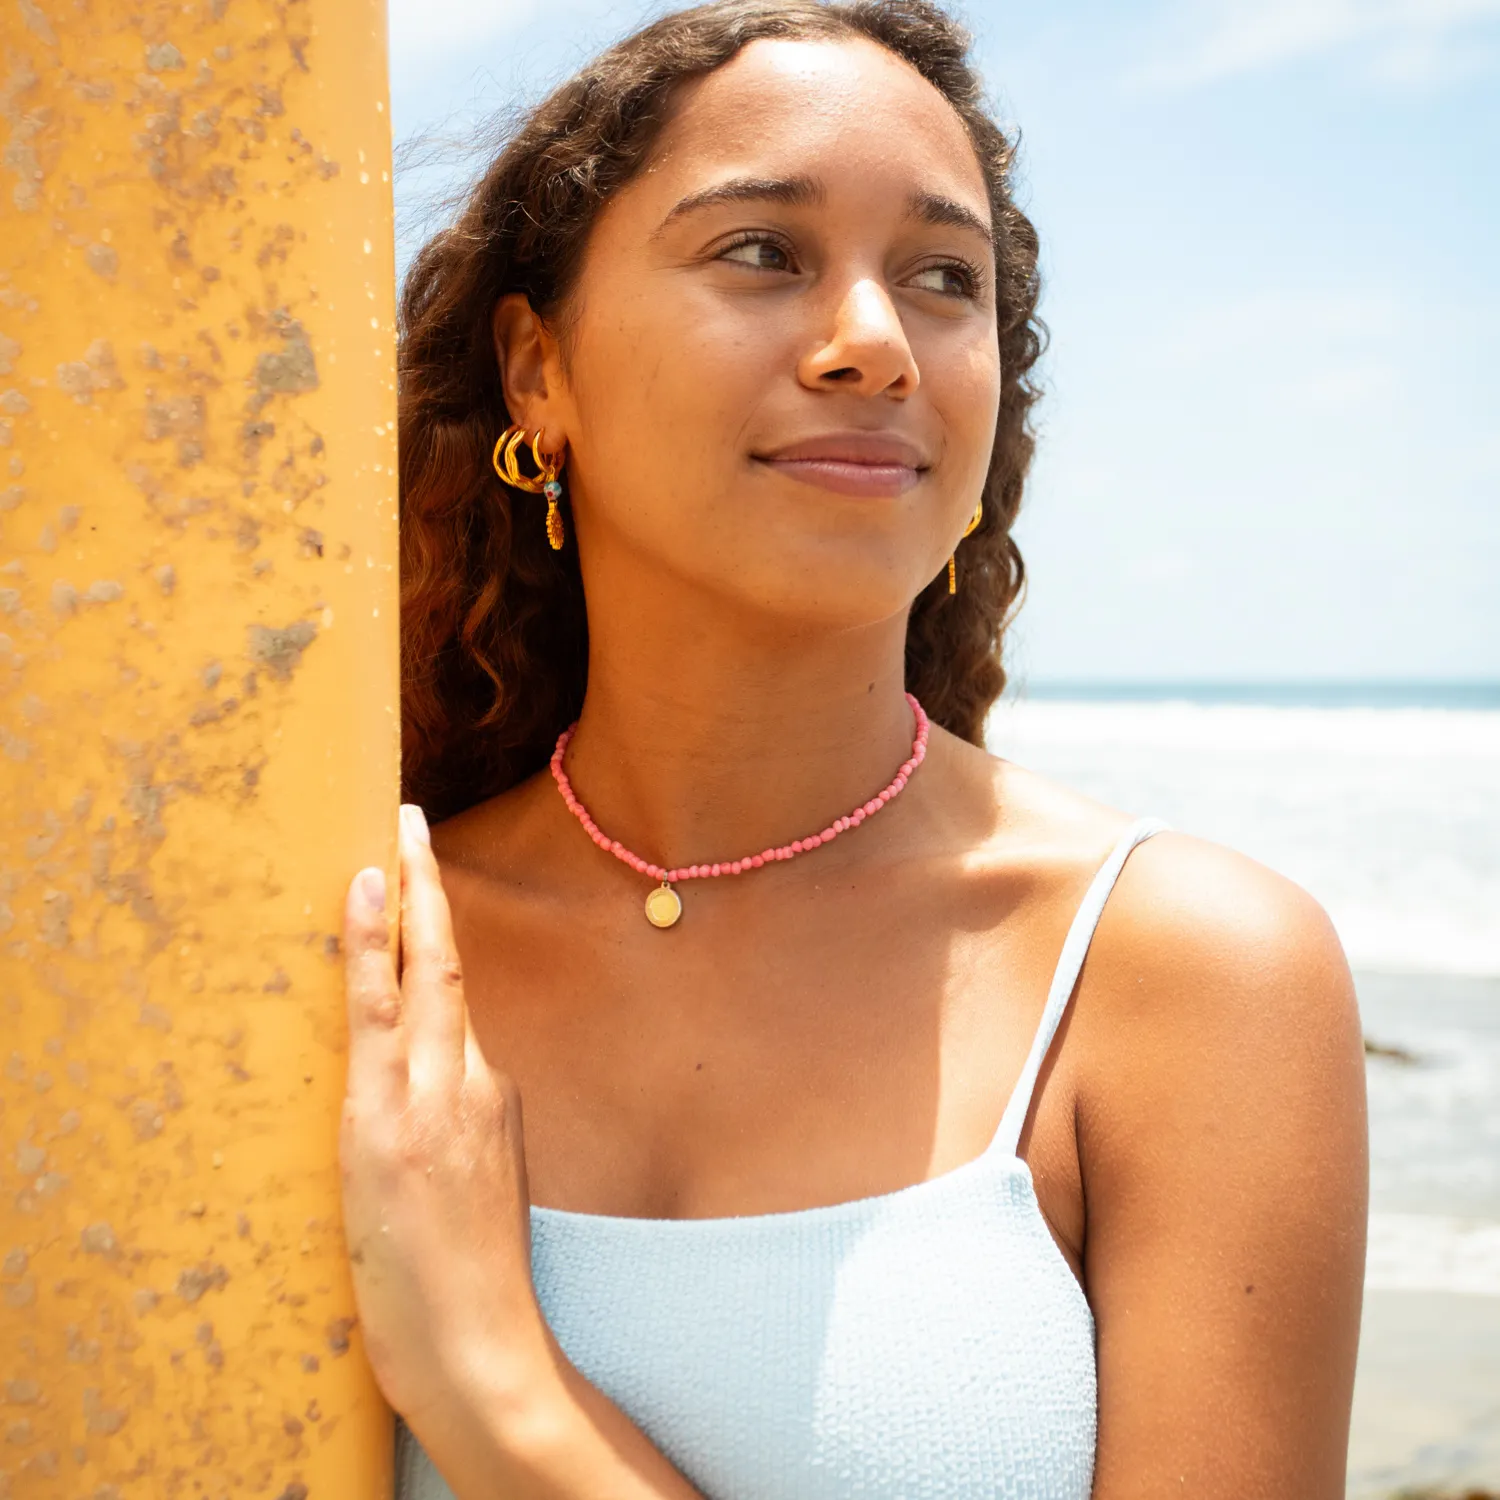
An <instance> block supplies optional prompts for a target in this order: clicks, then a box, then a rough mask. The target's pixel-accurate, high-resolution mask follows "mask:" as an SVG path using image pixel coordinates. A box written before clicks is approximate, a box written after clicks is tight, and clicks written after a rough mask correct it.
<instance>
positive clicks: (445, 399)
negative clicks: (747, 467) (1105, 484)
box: [398, 0, 1044, 820]
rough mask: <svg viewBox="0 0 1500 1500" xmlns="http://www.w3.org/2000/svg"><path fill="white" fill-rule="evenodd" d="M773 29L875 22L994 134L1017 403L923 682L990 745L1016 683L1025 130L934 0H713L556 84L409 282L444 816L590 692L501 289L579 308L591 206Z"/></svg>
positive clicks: (519, 760)
mask: <svg viewBox="0 0 1500 1500" xmlns="http://www.w3.org/2000/svg"><path fill="white" fill-rule="evenodd" d="M773 37H777V38H794V39H802V40H806V39H813V38H816V39H823V40H832V41H838V40H846V39H851V38H864V39H866V40H869V41H872V42H875V43H877V44H878V45H879V46H881V47H884V48H886V49H888V50H889V51H890V52H892V53H894V54H895V55H896V56H897V57H900V58H902V59H904V60H905V61H906V62H907V63H909V64H910V65H911V66H912V67H913V68H915V69H916V70H917V72H919V73H920V74H921V75H922V76H923V77H924V78H925V79H926V80H927V81H928V82H929V83H931V84H932V85H933V87H934V88H936V89H937V90H938V92H939V93H941V94H942V95H943V97H944V98H945V99H947V100H948V102H949V103H950V104H951V105H952V106H953V108H954V109H955V110H956V111H957V113H958V115H959V117H960V118H961V119H962V121H963V123H964V125H965V126H966V128H967V130H968V133H969V138H970V140H971V141H972V142H973V144H974V150H975V152H976V154H977V156H978V158H979V164H980V167H981V169H982V171H983V173H984V177H985V181H986V184H987V187H988V193H989V200H990V209H991V213H992V216H993V224H994V230H995V291H996V302H997V321H998V325H999V344H1000V368H1001V387H1000V411H999V419H998V422H997V424H996V429H995V443H994V451H993V455H992V457H991V460H990V468H989V474H988V476H987V478H986V480H985V485H984V491H983V495H984V519H983V521H982V522H981V523H980V526H979V528H978V530H977V531H976V532H975V533H974V534H973V535H972V536H971V537H970V538H969V539H968V540H967V541H965V542H964V544H963V545H962V547H961V548H960V549H959V554H958V557H959V563H958V566H959V577H960V587H959V590H958V593H957V594H956V595H955V596H951V597H950V595H949V594H948V590H947V575H946V572H944V573H940V574H939V575H938V577H937V578H936V579H934V580H933V582H932V583H931V584H930V585H929V586H928V587H927V588H926V589H924V590H923V591H922V593H921V594H920V595H918V597H917V599H916V600H915V602H914V603H913V605H912V608H911V613H910V616H909V619H908V624H907V633H906V682H907V686H908V687H909V688H910V689H911V691H912V692H914V693H915V694H916V695H917V696H918V698H919V699H920V700H921V702H922V704H923V706H924V707H925V708H926V710H927V712H928V713H929V714H930V715H931V717H932V718H933V719H934V720H935V721H936V722H937V723H939V724H941V725H942V726H943V727H944V728H946V729H949V730H951V731H952V732H953V733H955V734H957V735H960V736H962V737H963V738H964V739H967V740H970V741H972V742H974V743H976V744H977V743H979V742H980V739H981V736H982V732H983V725H984V719H985V715H986V713H987V712H988V710H989V708H990V705H991V704H992V703H993V702H994V701H995V699H996V698H997V697H999V695H1000V693H1001V691H1002V690H1003V688H1004V686H1005V671H1004V667H1003V665H1002V660H1001V645H1002V639H1003V636H1004V632H1005V628H1006V626H1007V624H1008V623H1009V621H1010V619H1011V617H1012V615H1013V613H1014V610H1015V608H1016V606H1017V604H1018V603H1019V600H1020V596H1021V591H1022V586H1023V582H1024V571H1023V568H1022V563H1021V554H1020V551H1019V550H1018V548H1017V546H1016V543H1015V541H1014V539H1013V538H1012V536H1011V528H1012V526H1013V524H1014V522H1015V519H1016V514H1017V511H1018V510H1019V508H1020V504H1021V490H1022V485H1023V483H1024V481H1025V477H1026V471H1027V469H1028V467H1029V466H1030V463H1031V454H1032V447H1033V438H1032V433H1031V427H1030V421H1029V414H1030V411H1031V407H1032V405H1033V403H1034V402H1035V401H1036V399H1037V394H1038V393H1037V389H1036V386H1035V384H1034V383H1033V381H1032V378H1031V375H1032V369H1033V366H1034V365H1035V364H1036V361H1037V359H1038V357H1039V356H1040V354H1041V352H1042V348H1043V338H1044V329H1043V326H1042V324H1041V323H1040V321H1039V320H1038V318H1037V317H1036V304H1037V296H1038V291H1039V282H1038V276H1037V238H1036V232H1035V230H1034V229H1033V227H1032V225H1031V222H1030V221H1029V220H1028V219H1027V217H1026V216H1025V215H1024V214H1023V213H1022V212H1021V210H1020V209H1019V208H1018V207H1017V206H1016V204H1015V202H1014V200H1013V197H1012V193H1011V171H1012V165H1013V161H1014V155H1015V147H1014V143H1013V141H1012V140H1011V139H1010V138H1008V137H1007V136H1006V134H1005V132H1004V131H1003V130H1002V129H1001V128H1000V126H999V125H998V124H997V123H996V122H995V121H994V119H993V118H992V117H991V115H990V113H989V112H988V110H987V109H986V107H985V102H984V97H983V91H982V87H981V84H980V81H979V78H978V76H977V74H976V73H975V71H974V69H973V68H972V67H971V65H970V63H969V58H968V53H969V47H970V39H969V37H968V35H967V34H966V33H965V32H964V31H963V30H962V28H960V27H959V26H958V24H957V23H956V22H955V21H954V20H953V19H952V18H951V17H950V16H948V15H946V14H945V13H944V12H943V11H942V10H940V9H939V8H938V7H937V6H936V5H934V4H931V3H929V0H853V3H824V0H714V3H711V4H707V5H702V6H698V7H696V8H695V9H692V10H686V11H681V12H679V13H677V14H675V15H669V16H666V17H664V18H663V19H661V20H658V21H656V22H654V23H653V24H651V25H649V26H647V27H645V28H644V29H643V30H641V31H638V32H636V33H635V34H634V35H633V36H630V37H628V38H627V39H626V40H624V41H622V42H620V43H618V44H617V45H615V46H613V47H611V48H610V49H609V50H608V51H607V52H605V53H603V54H602V55H601V56H600V57H599V58H598V59H596V60H595V61H594V62H592V63H591V64H589V66H587V67H586V68H584V69H583V71H582V72H580V73H578V74H577V75H576V76H575V77H573V78H571V79H569V80H568V81H567V82H566V83H564V84H562V85H561V87H559V88H557V89H555V90H554V91H553V92H552V93H551V94H550V95H548V97H547V98H546V99H545V100H543V102H542V103H541V104H540V105H538V106H537V107H536V109H534V110H533V111H532V112H531V113H530V114H529V115H528V116H527V117H526V118H525V119H524V121H523V122H522V123H521V124H520V126H519V128H517V129H516V130H514V131H513V132H512V133H511V135H510V137H509V139H508V141H507V142H506V144H505V145H504V147H503V149H502V150H501V151H500V153H499V154H498V156H496V158H495V159H494V161H492V162H491V163H490V165H489V167H488V168H487V169H486V170H485V172H484V174H483V175H482V176H481V177H480V178H479V179H478V181H477V182H476V183H475V185H474V186H473V188H472V189H471V190H470V191H469V193H468V195H467V197H466V199H465V200H464V203H463V206H462V208H461V210H460V211H459V213H458V215H457V217H456V219H455V220H454V222H453V223H452V224H451V226H450V227H448V228H446V229H444V230H443V231H442V232H441V233H439V234H437V235H436V236H434V238H432V239H431V240H430V241H429V242H428V243H427V244H426V245H425V246H424V247H423V249H422V250H421V251H420V252H419V253H418V255H417V256H416V258H415V260H414V261H413V263H412V266H411V269H410V271H409V273H408V274H407V277H406V281H405V284H404V286H403V288H402V295H401V305H400V353H399V358H398V370H399V381H400V397H399V410H400V453H401V512H400V513H401V523H400V531H401V677H402V689H401V692H402V751H403V768H402V782H403V795H404V796H405V797H406V799H407V800H409V801H413V802H418V803H420V804H422V806H423V807H424V808H426V810H427V812H428V814H429V816H431V817H432V818H433V819H434V820H436V819H440V818H443V817H447V816H449V815H451V814H453V813H456V812H460V811H462V810H463V809H464V808H466V807H469V806H472V805H473V804H474V803H476V802H479V801H481V800H482V799H484V798H486V797H490V796H493V795H495V794H496V793H498V792H501V791H504V790H505V789H506V788H508V787H511V786H513V785H515V784H516V783H517V782H519V781H521V780H522V779H524V778H525V777H527V776H529V775H531V774H532V773H533V772H535V771H537V770H539V769H540V768H541V767H542V766H543V765H545V764H546V761H547V757H548V755H549V754H550V753H551V750H552V746H553V742H554V741H555V740H556V738H557V735H558V734H559V733H560V732H561V730H562V729H564V728H565V727H566V726H567V725H568V724H569V723H570V722H571V721H572V720H573V719H574V718H576V717H577V715H578V712H579V710H580V708H581V706H582V703H583V692H584V683H585V679H586V676H587V671H588V624H587V619H586V615H585V609H584V598H583V586H582V582H581V579H580V576H579V569H578V558H577V552H576V550H575V549H573V548H568V549H567V550H565V551H563V552H559V553H554V552H552V551H550V550H549V548H548V547H547V545H546V542H545V539H544V534H543V528H542V527H541V525H540V524H538V522H537V517H536V514H535V512H534V502H533V503H532V505H530V506H527V505H526V504H525V502H519V503H518V497H516V496H515V495H514V493H513V492H512V491H511V490H510V489H508V488H507V487H506V486H505V485H503V484H502V483H501V482H500V481H499V479H498V478H497V477H496V475H495V473H494V470H493V469H492V467H491V464H490V450H491V447H492V445H493V443H494V441H495V438H496V436H497V435H498V434H499V433H500V432H501V431H502V430H503V429H504V428H506V427H507V426H509V425H510V421H511V418H510V415H509V413H508V412H507V410H506V406H505V400H504V395H503V392H502V389H501V380H500V370H499V368H498V364H497V359H496V354H495V347H494V340H493V336H492V331H491V317H492V313H493V310H494V308H495V304H496V303H497V302H498V301H499V300H500V298H501V297H503V296H505V295H506V294H507V293H510V292H523V293H525V295H526V296H527V298H528V299H529V300H530V303H531V306H532V307H533V309H535V311H536V312H537V313H538V315H539V316H541V317H542V318H543V319H544V320H547V321H549V322H553V323H554V324H556V323H558V322H560V321H561V320H562V317H563V314H564V313H565V310H566V301H567V298H568V295H569V293H570V292H571V291H572V290H573V288H574V285H575V283H576V280H577V277H578V274H579V268H580V265H581V263H582V259H583V252H584V247H585V245H586V242H587V239H588V235H589V231H590V228H591V227H592V225H593V223H594V220H595V217H596V216H597V215H598V213H599V211H600V207H601V205H603V204H604V203H605V202H606V201H607V200H608V199H609V197H610V196H611V194H613V193H615V192H617V191H618V190H619V189H620V188H621V187H622V186H623V185H624V184H626V183H628V182H629V181H630V180H631V179H632V177H634V176H635V174H636V173H637V172H638V171H639V170H640V169H641V167H642V165H643V163H644V162H645V161H646V159H647V157H648V155H649V154H650V152H651V149H652V146H653V144H654V142H655V141H656V139H657V137H658V135H659V133H660V131H661V129H662V127H663V124H664V122H665V121H666V120H667V118H668V116H669V112H670V106H671V103H672V95H673V91H674V90H675V89H676V88H677V87H678V85H680V84H682V83H684V82H686V81H688V80H691V79H695V78H699V77H702V76H703V75H704V74H707V73H709V72H712V71H713V70H714V69H715V68H718V67H720V66H722V65H723V64H724V63H726V62H728V61H729V60H730V59H731V58H732V57H734V56H735V54H736V53H737V52H739V50H740V49H741V48H742V47H744V46H745V45H746V44H747V43H749V42H752V41H756V40H758V39H761V38H773ZM523 521H524V524H521V523H522V522H523Z"/></svg>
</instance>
